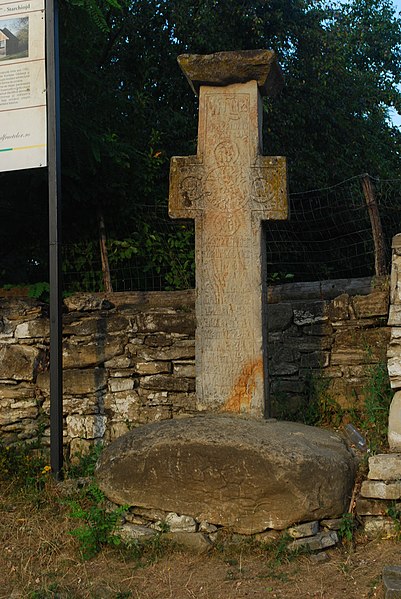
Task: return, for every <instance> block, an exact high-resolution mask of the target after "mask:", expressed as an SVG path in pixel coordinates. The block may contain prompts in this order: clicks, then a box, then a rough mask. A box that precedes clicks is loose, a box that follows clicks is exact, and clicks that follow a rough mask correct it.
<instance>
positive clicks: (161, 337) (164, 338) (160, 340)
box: [144, 333, 174, 347]
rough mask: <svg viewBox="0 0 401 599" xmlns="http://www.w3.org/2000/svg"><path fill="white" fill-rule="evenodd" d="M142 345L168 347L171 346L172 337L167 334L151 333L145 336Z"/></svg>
mask: <svg viewBox="0 0 401 599" xmlns="http://www.w3.org/2000/svg"><path fill="white" fill-rule="evenodd" d="M144 343H145V345H147V346H149V347H168V346H170V345H173V343H174V337H173V336H172V335H171V334H169V333H153V334H152V335H146V337H145V340H144Z"/></svg>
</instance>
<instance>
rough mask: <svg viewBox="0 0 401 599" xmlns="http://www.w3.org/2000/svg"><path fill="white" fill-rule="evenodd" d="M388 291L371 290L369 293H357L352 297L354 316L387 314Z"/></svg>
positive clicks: (365, 316)
mask: <svg viewBox="0 0 401 599" xmlns="http://www.w3.org/2000/svg"><path fill="white" fill-rule="evenodd" d="M388 303H389V294H388V291H380V290H379V291H373V292H372V293H369V295H357V296H355V297H353V298H352V306H353V308H354V312H355V316H356V318H371V317H373V316H385V317H386V318H387V315H388Z"/></svg>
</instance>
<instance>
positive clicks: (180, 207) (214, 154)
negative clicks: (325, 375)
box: [169, 50, 288, 417]
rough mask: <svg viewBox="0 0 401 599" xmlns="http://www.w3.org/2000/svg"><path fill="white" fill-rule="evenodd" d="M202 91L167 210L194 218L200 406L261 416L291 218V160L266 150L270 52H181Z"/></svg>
mask: <svg viewBox="0 0 401 599" xmlns="http://www.w3.org/2000/svg"><path fill="white" fill-rule="evenodd" d="M178 60H179V64H180V66H181V68H182V70H183V71H184V73H185V75H186V77H187V79H188V80H189V81H190V83H191V86H192V87H193V89H194V90H195V91H196V93H198V92H199V133H198V152H197V155H196V156H187V157H176V158H173V159H172V161H171V174H170V208H169V213H170V216H173V217H175V218H194V219H195V227H196V228H195V231H196V233H195V237H196V245H195V261H196V318H197V330H196V375H197V376H196V397H197V408H198V410H201V411H202V410H206V411H207V410H216V409H219V410H221V411H224V412H235V413H247V414H252V415H254V416H257V417H263V416H264V415H265V412H266V404H267V341H266V305H265V304H266V279H267V277H266V259H265V251H266V250H265V248H266V242H265V240H264V236H263V230H262V221H263V220H267V219H286V218H287V216H288V202H287V175H286V164H285V158H283V157H277V156H274V157H267V156H261V124H262V114H263V106H262V100H261V95H262V94H264V95H266V94H269V95H273V94H274V93H275V92H276V91H277V90H278V89H279V88H280V87H281V73H280V70H279V67H278V64H277V62H276V59H275V55H274V52H272V51H268V50H259V51H244V52H221V53H217V54H212V55H207V56H203V55H183V56H181V57H179V59H178Z"/></svg>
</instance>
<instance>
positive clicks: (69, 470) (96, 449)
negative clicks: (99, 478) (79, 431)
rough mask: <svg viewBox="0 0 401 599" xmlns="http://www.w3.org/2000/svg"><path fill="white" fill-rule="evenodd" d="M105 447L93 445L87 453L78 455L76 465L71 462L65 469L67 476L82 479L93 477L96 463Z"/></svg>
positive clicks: (97, 444) (75, 460)
mask: <svg viewBox="0 0 401 599" xmlns="http://www.w3.org/2000/svg"><path fill="white" fill-rule="evenodd" d="M102 450H103V445H102V444H101V443H95V444H94V445H91V447H90V449H89V451H88V452H87V453H81V454H76V455H75V456H74V458H75V459H74V463H72V462H69V463H67V465H66V467H65V473H66V476H68V477H69V478H80V477H86V476H93V474H94V472H95V467H96V462H97V461H98V459H99V456H100V454H101V453H102Z"/></svg>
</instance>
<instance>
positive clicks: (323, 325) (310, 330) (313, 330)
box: [302, 322, 333, 337]
mask: <svg viewBox="0 0 401 599" xmlns="http://www.w3.org/2000/svg"><path fill="white" fill-rule="evenodd" d="M302 332H303V334H304V335H313V336H318V337H321V336H328V337H331V335H332V334H333V327H332V325H331V324H330V323H329V322H317V323H313V324H308V325H306V326H304V327H302Z"/></svg>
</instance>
